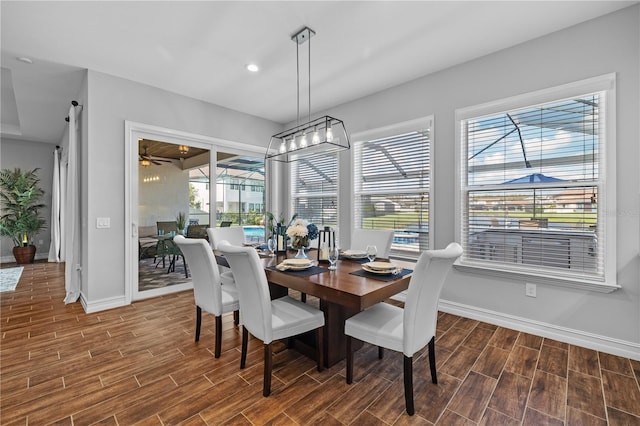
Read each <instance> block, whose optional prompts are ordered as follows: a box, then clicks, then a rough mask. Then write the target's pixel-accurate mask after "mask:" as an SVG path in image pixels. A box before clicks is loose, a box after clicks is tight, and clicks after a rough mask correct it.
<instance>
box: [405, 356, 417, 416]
mask: <svg viewBox="0 0 640 426" xmlns="http://www.w3.org/2000/svg"><path fill="white" fill-rule="evenodd" d="M404 403H405V406H406V408H407V414H408V415H410V416H413V414H414V413H415V410H414V408H413V357H408V356H406V355H404Z"/></svg>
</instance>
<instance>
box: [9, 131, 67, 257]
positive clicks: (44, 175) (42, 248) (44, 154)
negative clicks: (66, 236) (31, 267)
mask: <svg viewBox="0 0 640 426" xmlns="http://www.w3.org/2000/svg"><path fill="white" fill-rule="evenodd" d="M55 147H56V146H55V145H52V144H48V143H41V142H30V141H22V140H15V139H7V138H2V142H1V155H0V168H2V169H11V170H13V169H14V168H16V167H19V168H21V169H22V170H32V169H35V168H40V170H38V172H37V174H38V177H39V178H40V185H41V187H42V189H43V190H44V191H45V194H44V198H43V200H42V201H43V202H44V203H45V204H46V205H47V207H46V208H45V209H43V210H42V211H41V216H42V217H43V218H44V219H45V220H46V222H47V224H46V228H45V229H43V230H42V231H41V232H40V233H39V234H38V235H37V236H36V238H35V241H34V242H35V244H36V259H46V258H47V256H48V255H49V244H50V242H51V230H50V229H49V222H50V221H51V184H52V182H53V151H54V150H55ZM0 245H1V251H0V258H1V260H2V262H3V263H5V262H15V259H14V258H13V254H12V249H13V242H12V241H11V240H10V239H9V238H2V241H1V242H0Z"/></svg>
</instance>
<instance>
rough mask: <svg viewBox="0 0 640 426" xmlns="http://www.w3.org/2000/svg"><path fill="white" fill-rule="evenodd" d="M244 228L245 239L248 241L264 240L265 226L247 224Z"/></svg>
mask: <svg viewBox="0 0 640 426" xmlns="http://www.w3.org/2000/svg"><path fill="white" fill-rule="evenodd" d="M242 229H243V230H244V239H245V240H246V242H250V243H257V242H262V241H264V227H262V226H258V225H245V226H243V227H242Z"/></svg>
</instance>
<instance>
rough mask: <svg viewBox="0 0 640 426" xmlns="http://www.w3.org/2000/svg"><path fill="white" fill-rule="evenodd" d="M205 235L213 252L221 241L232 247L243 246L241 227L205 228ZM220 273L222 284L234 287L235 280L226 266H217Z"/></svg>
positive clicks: (242, 230)
mask: <svg viewBox="0 0 640 426" xmlns="http://www.w3.org/2000/svg"><path fill="white" fill-rule="evenodd" d="M207 235H208V236H209V244H211V248H212V249H213V250H217V249H218V245H219V244H220V242H222V241H226V242H227V243H229V244H231V245H232V246H242V245H243V244H244V238H245V236H244V229H243V228H242V226H231V227H225V228H207ZM218 270H219V271H220V278H221V279H222V283H223V284H227V285H232V286H235V285H236V280H235V278H234V276H233V272H232V271H231V269H229V268H227V267H226V266H223V265H220V266H218Z"/></svg>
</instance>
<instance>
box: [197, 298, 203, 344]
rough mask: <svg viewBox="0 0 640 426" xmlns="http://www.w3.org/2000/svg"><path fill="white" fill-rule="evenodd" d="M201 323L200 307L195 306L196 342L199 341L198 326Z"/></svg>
mask: <svg viewBox="0 0 640 426" xmlns="http://www.w3.org/2000/svg"><path fill="white" fill-rule="evenodd" d="M201 325H202V308H201V307H200V306H196V342H198V341H200V326H201Z"/></svg>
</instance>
